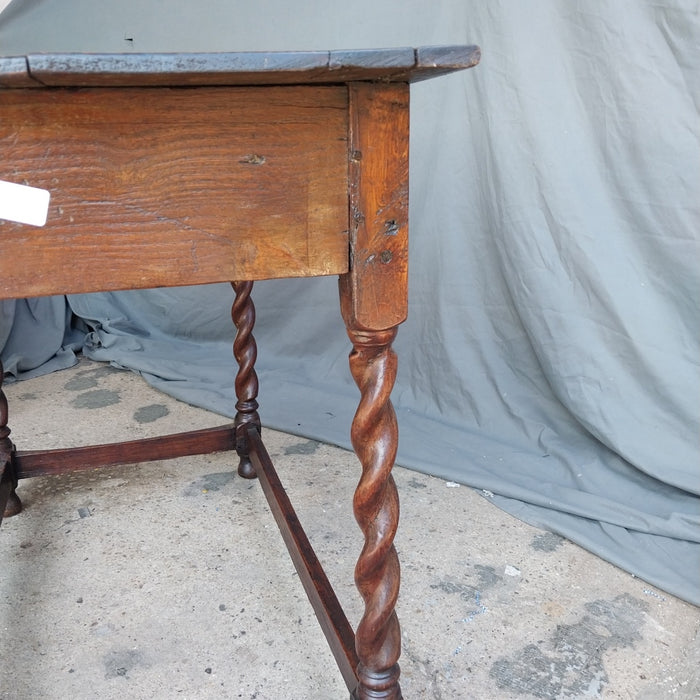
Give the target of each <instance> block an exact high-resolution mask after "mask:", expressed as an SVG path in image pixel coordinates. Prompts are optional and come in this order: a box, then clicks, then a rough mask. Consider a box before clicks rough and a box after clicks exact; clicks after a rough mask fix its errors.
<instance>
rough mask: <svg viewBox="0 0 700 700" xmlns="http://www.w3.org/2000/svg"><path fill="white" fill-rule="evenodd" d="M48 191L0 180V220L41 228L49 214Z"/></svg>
mask: <svg viewBox="0 0 700 700" xmlns="http://www.w3.org/2000/svg"><path fill="white" fill-rule="evenodd" d="M50 197H51V195H50V193H49V191H48V190H42V189H39V188H38V187H29V186H28V185H18V184H17V183H14V182H5V181H4V180H0V219H7V220H8V221H16V222H17V223H19V224H30V225H31V226H43V225H44V224H45V223H46V217H47V216H48V213H49V199H50Z"/></svg>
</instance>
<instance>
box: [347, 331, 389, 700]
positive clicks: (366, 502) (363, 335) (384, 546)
mask: <svg viewBox="0 0 700 700" xmlns="http://www.w3.org/2000/svg"><path fill="white" fill-rule="evenodd" d="M348 335H349V336H350V339H351V341H352V344H353V350H352V352H351V353H350V371H351V372H352V376H353V378H354V380H355V383H356V384H357V386H358V387H359V389H360V394H361V398H360V404H359V407H358V409H357V413H356V414H355V418H354V420H353V423H352V429H351V434H350V435H351V440H352V445H353V448H354V449H355V452H356V453H357V456H358V457H359V459H360V462H361V463H362V476H361V478H360V482H359V484H358V486H357V490H356V491H355V497H354V501H353V506H354V511H355V518H356V519H357V522H358V524H359V526H360V529H361V530H362V532H363V533H364V538H365V543H364V547H363V549H362V552H361V554H360V556H359V559H358V561H357V565H356V567H355V583H356V585H357V588H358V590H359V591H360V594H361V595H362V598H363V599H364V602H365V612H364V615H363V617H362V620H361V621H360V623H359V625H358V627H357V631H356V632H355V649H356V651H357V656H358V658H359V660H360V665H359V668H358V669H357V675H358V681H359V686H358V690H357V693H358V698H359V700H365V699H369V698H387V699H391V700H399V699H400V698H401V697H402V696H401V689H400V687H399V673H400V671H399V665H398V663H397V662H398V659H399V655H400V654H401V630H400V627H399V621H398V618H397V616H396V612H395V611H394V607H395V605H396V600H397V598H398V595H399V581H400V571H399V559H398V555H397V554H396V549H395V548H394V544H393V542H394V535H395V534H396V529H397V527H398V522H399V498H398V493H397V490H396V485H395V484H394V480H393V477H392V476H391V470H392V467H393V465H394V459H395V457H396V450H397V446H398V427H397V422H396V414H395V413H394V408H393V406H392V404H391V401H390V399H389V395H390V394H391V389H392V387H393V385H394V380H395V378H396V364H397V363H396V354H395V353H394V351H393V350H392V348H391V343H392V341H393V339H394V337H395V336H396V328H391V329H388V330H383V331H364V330H354V329H348Z"/></svg>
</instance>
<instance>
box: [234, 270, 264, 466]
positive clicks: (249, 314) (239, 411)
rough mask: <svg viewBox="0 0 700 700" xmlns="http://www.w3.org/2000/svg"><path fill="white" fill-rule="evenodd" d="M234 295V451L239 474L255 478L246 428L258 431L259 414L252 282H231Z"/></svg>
mask: <svg viewBox="0 0 700 700" xmlns="http://www.w3.org/2000/svg"><path fill="white" fill-rule="evenodd" d="M231 286H232V287H233V290H234V292H235V293H236V297H235V299H234V301H233V308H232V309H231V318H232V319H233V323H234V325H235V326H236V331H237V332H236V338H235V340H234V341H233V354H234V357H235V358H236V362H237V363H238V373H237V374H236V398H237V399H238V400H237V402H236V418H235V426H236V452H237V453H238V456H239V458H240V462H239V464H238V474H239V475H240V476H242V477H244V478H246V479H254V478H255V469H254V467H253V465H252V463H251V461H250V457H249V454H248V438H247V432H248V428H249V427H250V426H251V425H254V426H255V427H256V428H257V429H258V432H259V431H260V416H259V415H258V402H257V397H258V375H257V374H256V373H255V360H256V358H257V355H258V349H257V345H256V344H255V338H254V337H253V326H254V325H255V306H254V305H253V300H252V299H251V298H250V294H251V292H252V290H253V283H252V282H232V283H231Z"/></svg>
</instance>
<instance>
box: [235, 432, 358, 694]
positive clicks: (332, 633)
mask: <svg viewBox="0 0 700 700" xmlns="http://www.w3.org/2000/svg"><path fill="white" fill-rule="evenodd" d="M248 440H249V449H250V457H251V459H252V461H253V465H254V466H255V471H256V473H257V475H258V478H259V479H260V485H261V486H262V489H263V492H264V493H265V497H266V498H267V501H268V503H269V505H270V510H271V511H272V514H273V516H274V518H275V521H276V522H277V526H278V527H279V529H280V532H281V533H282V538H283V539H284V542H285V544H286V545H287V549H288V550H289V554H290V556H291V558H292V561H293V562H294V567H295V568H296V570H297V573H298V574H299V579H300V581H301V582H302V584H303V586H304V590H305V591H306V594H307V596H308V598H309V601H310V602H311V605H312V607H313V609H314V612H315V613H316V617H317V618H318V622H319V624H320V626H321V629H323V633H324V634H325V636H326V640H327V641H328V645H329V646H330V648H331V651H332V652H333V656H334V657H335V660H336V663H337V664H338V668H339V669H340V672H341V674H342V676H343V679H344V680H345V685H346V686H347V688H348V690H349V691H350V693H354V692H355V691H356V688H357V676H356V671H355V669H356V668H357V666H358V658H357V655H356V654H355V635H354V633H353V631H352V627H351V626H350V623H349V622H348V619H347V617H346V616H345V613H344V612H343V608H342V606H341V605H340V602H339V601H338V598H337V597H336V595H335V591H334V590H333V586H331V583H330V581H329V580H328V577H327V576H326V572H325V571H324V570H323V567H322V565H321V562H320V561H319V560H318V557H317V556H316V553H315V552H314V550H313V547H312V546H311V543H310V542H309V538H308V537H307V535H306V533H305V532H304V529H303V527H302V526H301V523H300V522H299V518H298V517H297V514H296V512H295V510H294V508H293V506H292V503H291V501H290V500H289V496H287V492H286V491H285V490H284V487H283V486H282V482H281V481H280V478H279V476H278V474H277V471H276V470H275V468H274V466H273V464H272V460H271V459H270V457H269V455H268V453H267V450H266V449H265V447H264V445H263V442H262V439H261V438H260V433H259V432H258V431H257V430H256V429H255V428H254V427H253V428H249V429H248Z"/></svg>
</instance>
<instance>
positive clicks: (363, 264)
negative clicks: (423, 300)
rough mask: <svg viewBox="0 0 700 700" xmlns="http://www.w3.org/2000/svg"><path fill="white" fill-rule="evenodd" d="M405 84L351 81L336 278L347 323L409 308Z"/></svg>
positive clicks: (380, 321)
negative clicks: (343, 229) (344, 212)
mask: <svg viewBox="0 0 700 700" xmlns="http://www.w3.org/2000/svg"><path fill="white" fill-rule="evenodd" d="M408 90H409V88H408V85H406V84H401V83H400V84H390V85H381V84H374V83H353V84H351V85H350V105H349V110H350V154H351V155H350V158H351V164H350V183H351V184H350V225H351V235H350V247H351V251H352V253H351V269H350V271H349V272H348V273H347V274H346V275H343V277H342V278H341V280H340V289H341V308H342V312H343V317H344V318H345V322H346V323H347V325H348V326H349V327H352V328H356V329H358V328H367V329H372V330H379V329H383V328H391V327H393V326H396V325H397V324H399V323H401V322H402V321H404V320H405V319H406V315H407V312H408V145H409V144H408V138H409V135H408V130H409V112H408V109H409V92H408Z"/></svg>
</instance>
